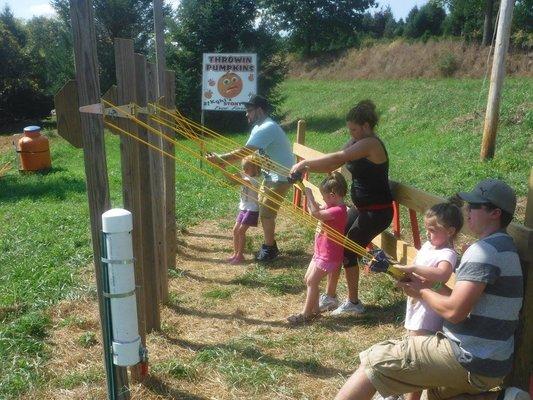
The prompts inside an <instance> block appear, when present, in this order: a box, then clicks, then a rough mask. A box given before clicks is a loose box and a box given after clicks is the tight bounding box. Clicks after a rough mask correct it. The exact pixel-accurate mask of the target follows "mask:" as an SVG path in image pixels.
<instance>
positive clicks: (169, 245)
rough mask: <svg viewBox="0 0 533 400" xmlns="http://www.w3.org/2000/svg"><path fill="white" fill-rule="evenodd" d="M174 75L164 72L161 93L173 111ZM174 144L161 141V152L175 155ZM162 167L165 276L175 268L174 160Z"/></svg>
mask: <svg viewBox="0 0 533 400" xmlns="http://www.w3.org/2000/svg"><path fill="white" fill-rule="evenodd" d="M175 88H176V74H175V72H174V71H166V72H165V91H164V92H163V96H164V102H165V106H166V107H167V108H170V109H174V108H175V106H176V104H175V97H176V90H175ZM163 133H165V134H166V135H167V136H168V137H169V138H171V139H174V138H175V136H176V135H175V134H174V132H173V131H172V130H170V129H168V128H164V129H163ZM174 147H175V146H174V144H172V143H170V142H168V141H163V150H165V152H166V153H170V154H175V153H176V150H175V148H174ZM163 160H164V161H163V165H164V170H165V215H166V218H165V224H166V234H165V246H166V251H165V253H166V256H167V263H166V267H165V271H166V274H168V268H174V267H175V266H176V253H177V238H176V234H177V232H176V160H174V159H173V158H170V157H164V159H163ZM166 287H167V289H166V298H165V299H167V298H168V279H167V280H166Z"/></svg>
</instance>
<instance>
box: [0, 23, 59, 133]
mask: <svg viewBox="0 0 533 400" xmlns="http://www.w3.org/2000/svg"><path fill="white" fill-rule="evenodd" d="M21 37H22V36H15V35H14V34H13V32H12V31H11V29H8V27H7V26H6V25H5V24H4V22H3V21H0V59H1V60H2V62H1V63H0V76H1V77H2V79H0V124H3V123H6V122H11V121H14V120H20V119H24V118H36V117H42V116H45V115H47V114H48V113H49V112H50V110H51V109H52V99H51V96H46V95H45V94H44V92H43V90H42V89H41V88H40V87H39V85H38V83H37V81H36V80H35V79H34V76H33V74H32V70H31V65H32V63H31V58H30V57H29V56H28V55H27V54H26V53H25V52H24V50H23V47H22V46H21V43H19V42H18V38H21Z"/></svg>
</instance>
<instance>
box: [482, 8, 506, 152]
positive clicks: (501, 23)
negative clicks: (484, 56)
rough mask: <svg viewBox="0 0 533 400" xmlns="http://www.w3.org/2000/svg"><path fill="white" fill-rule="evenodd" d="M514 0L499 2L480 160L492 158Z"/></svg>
mask: <svg viewBox="0 0 533 400" xmlns="http://www.w3.org/2000/svg"><path fill="white" fill-rule="evenodd" d="M513 6H514V0H501V3H500V18H499V20H498V31H497V33H496V46H495V49H494V60H493V62H492V72H491V76H490V89H489V98H488V101H487V111H486V113H485V126H484V127H483V141H482V143H481V159H482V160H486V159H488V158H492V157H493V156H494V149H495V146H496V132H497V130H498V117H499V112H500V97H501V91H502V86H503V78H504V76H505V55H506V54H507V49H508V47H509V36H510V33H511V19H512V17H513Z"/></svg>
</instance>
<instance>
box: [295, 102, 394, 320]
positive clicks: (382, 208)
mask: <svg viewBox="0 0 533 400" xmlns="http://www.w3.org/2000/svg"><path fill="white" fill-rule="evenodd" d="M377 123H378V116H377V113H376V106H375V105H374V103H373V102H372V101H370V100H363V101H361V102H359V103H358V104H357V105H356V106H355V107H354V108H352V109H351V110H350V111H349V112H348V115H347V116H346V126H347V128H348V131H349V132H350V136H351V138H350V140H349V141H348V143H347V144H346V145H345V146H344V148H343V149H342V150H340V151H337V152H334V153H329V154H325V155H324V156H322V157H319V158H315V159H308V160H303V161H300V162H299V163H297V164H296V165H294V166H293V167H292V169H291V173H294V172H298V171H304V170H308V171H313V172H330V171H333V170H335V169H337V168H339V167H341V166H342V165H345V166H346V168H347V169H348V171H349V172H350V174H351V177H352V186H351V197H352V202H353V204H354V206H353V207H350V209H349V211H348V223H347V225H346V236H348V237H349V238H350V239H351V240H353V241H354V242H356V243H357V244H359V245H361V246H363V247H366V246H367V245H368V244H369V243H370V242H371V241H372V239H374V238H375V237H376V236H377V235H379V234H380V233H381V232H383V231H384V230H385V229H387V227H388V226H389V225H390V223H391V221H392V214H393V211H392V194H391V191H390V188H389V157H388V154H387V150H386V149H385V145H384V144H383V142H382V141H381V139H380V138H379V137H378V136H377V135H376V133H375V132H374V128H375V126H376V125H377ZM344 257H345V258H344V271H345V275H346V281H347V284H348V299H347V300H346V301H344V302H343V303H342V304H340V305H339V302H338V300H337V296H336V292H337V282H338V279H339V275H340V270H339V271H337V272H336V273H332V274H331V275H328V285H327V293H325V294H322V295H321V296H320V309H321V311H327V310H332V309H335V310H334V311H333V313H332V314H343V313H352V314H362V313H363V312H364V306H363V305H362V303H361V302H360V301H359V268H358V263H357V255H356V254H355V253H353V252H352V251H349V250H346V249H345V251H344Z"/></svg>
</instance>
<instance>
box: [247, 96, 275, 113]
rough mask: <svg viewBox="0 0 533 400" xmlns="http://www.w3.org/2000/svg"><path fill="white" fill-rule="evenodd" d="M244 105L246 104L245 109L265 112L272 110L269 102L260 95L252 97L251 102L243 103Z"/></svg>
mask: <svg viewBox="0 0 533 400" xmlns="http://www.w3.org/2000/svg"><path fill="white" fill-rule="evenodd" d="M242 104H244V106H245V107H257V108H261V109H263V111H269V110H270V104H269V103H268V100H267V99H265V98H264V97H263V96H260V95H258V94H254V95H253V96H252V97H250V100H248V101H243V102H242Z"/></svg>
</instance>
